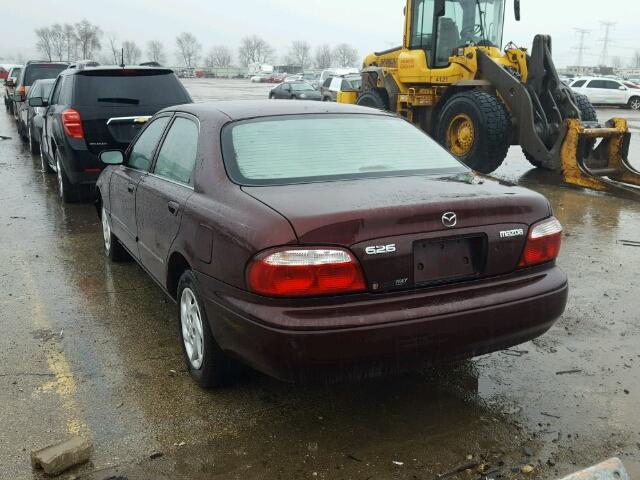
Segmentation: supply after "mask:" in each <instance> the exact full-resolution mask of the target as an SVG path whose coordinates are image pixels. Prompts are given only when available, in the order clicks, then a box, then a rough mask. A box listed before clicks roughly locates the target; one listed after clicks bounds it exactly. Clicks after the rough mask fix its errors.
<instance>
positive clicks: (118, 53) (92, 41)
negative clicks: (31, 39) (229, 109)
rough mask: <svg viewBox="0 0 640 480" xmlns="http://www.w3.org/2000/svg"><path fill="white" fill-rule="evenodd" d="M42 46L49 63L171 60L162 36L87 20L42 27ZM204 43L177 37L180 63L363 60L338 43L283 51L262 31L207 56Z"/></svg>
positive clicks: (337, 63)
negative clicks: (125, 32) (144, 36)
mask: <svg viewBox="0 0 640 480" xmlns="http://www.w3.org/2000/svg"><path fill="white" fill-rule="evenodd" d="M35 34H36V49H37V50H38V52H39V53H40V54H42V55H43V56H44V58H45V59H46V60H49V61H54V60H57V61H67V62H73V61H76V60H97V61H99V62H100V63H104V64H114V65H119V64H120V63H123V62H124V63H125V64H127V65H135V64H138V63H140V62H141V61H147V62H157V63H160V64H165V63H166V62H167V61H168V59H169V56H168V53H167V50H166V48H165V45H164V44H163V43H162V42H161V41H160V40H151V41H149V42H147V43H146V45H144V52H143V49H142V47H141V46H140V45H138V44H137V43H136V42H135V41H133V40H127V39H125V40H122V39H120V38H119V37H118V36H117V35H115V34H113V33H105V32H104V31H103V30H102V29H101V28H100V27H99V26H97V25H93V24H92V23H90V22H89V21H87V20H86V19H85V20H82V21H80V22H77V23H74V24H72V23H64V24H60V23H54V24H53V25H50V26H47V27H42V28H37V29H36V30H35ZM202 50H203V47H202V44H201V43H200V42H199V41H198V39H197V38H196V37H195V36H194V35H193V34H191V33H189V32H184V33H181V34H180V35H178V36H177V37H176V39H175V50H174V55H175V58H176V60H177V62H178V63H179V64H180V65H182V66H184V67H186V68H195V67H196V66H205V67H208V68H228V67H231V66H233V65H238V66H241V67H246V66H247V65H249V64H251V63H276V61H277V59H281V61H282V62H283V63H285V64H288V65H298V66H302V67H303V68H311V67H315V68H318V69H327V68H330V67H354V66H357V65H358V64H359V55H358V51H357V50H356V49H355V48H354V47H352V46H351V45H349V44H347V43H341V44H338V45H336V46H331V45H329V44H323V45H319V46H317V47H316V48H315V49H314V48H312V46H311V44H309V42H306V41H304V40H296V41H293V42H292V43H291V45H290V46H289V48H288V49H287V51H286V52H285V53H284V54H283V55H278V53H277V52H276V50H275V49H274V48H273V47H272V46H271V45H270V44H269V43H268V42H267V41H266V40H264V39H263V38H261V37H260V36H258V35H251V36H247V37H244V38H243V39H242V40H241V41H240V45H239V46H238V48H237V50H236V52H235V53H236V55H235V56H234V51H233V49H231V48H230V47H228V46H226V45H216V46H213V47H211V48H210V49H209V50H208V51H207V52H206V53H205V54H204V55H203V52H202Z"/></svg>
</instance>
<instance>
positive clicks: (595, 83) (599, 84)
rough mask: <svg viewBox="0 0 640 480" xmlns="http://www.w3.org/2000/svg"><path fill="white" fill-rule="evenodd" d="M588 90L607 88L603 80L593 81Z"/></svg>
mask: <svg viewBox="0 0 640 480" xmlns="http://www.w3.org/2000/svg"><path fill="white" fill-rule="evenodd" d="M587 88H605V83H604V81H602V80H591V82H589V85H587Z"/></svg>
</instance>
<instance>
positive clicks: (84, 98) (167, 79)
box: [73, 70, 191, 106]
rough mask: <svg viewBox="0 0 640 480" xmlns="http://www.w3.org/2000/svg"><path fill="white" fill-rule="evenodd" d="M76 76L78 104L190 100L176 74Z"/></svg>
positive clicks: (176, 103) (134, 73) (127, 72)
mask: <svg viewBox="0 0 640 480" xmlns="http://www.w3.org/2000/svg"><path fill="white" fill-rule="evenodd" d="M76 77H77V78H76V85H75V97H74V102H73V103H74V104H76V105H92V106H95V105H105V106H113V105H178V104H181V103H189V102H190V101H191V99H190V98H189V97H188V95H187V94H186V92H185V90H184V88H183V87H182V85H181V84H180V81H179V80H178V79H177V78H176V76H175V75H174V74H173V73H165V72H160V74H158V73H156V72H154V71H132V70H118V71H112V70H107V71H99V70H98V71H96V72H90V73H86V74H80V75H77V76H76Z"/></svg>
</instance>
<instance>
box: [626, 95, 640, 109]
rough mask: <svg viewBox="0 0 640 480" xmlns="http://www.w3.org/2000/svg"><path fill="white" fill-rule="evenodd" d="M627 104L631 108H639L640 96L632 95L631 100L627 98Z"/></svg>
mask: <svg viewBox="0 0 640 480" xmlns="http://www.w3.org/2000/svg"><path fill="white" fill-rule="evenodd" d="M628 106H629V108H630V109H631V110H635V111H638V110H640V97H633V98H632V99H631V100H629V104H628Z"/></svg>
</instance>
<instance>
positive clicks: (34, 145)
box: [29, 125, 40, 155]
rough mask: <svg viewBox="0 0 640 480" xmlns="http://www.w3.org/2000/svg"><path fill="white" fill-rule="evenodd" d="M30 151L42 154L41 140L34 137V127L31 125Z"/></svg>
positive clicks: (33, 153)
mask: <svg viewBox="0 0 640 480" xmlns="http://www.w3.org/2000/svg"><path fill="white" fill-rule="evenodd" d="M29 151H30V152H31V155H40V142H38V141H37V140H35V139H34V138H33V129H32V128H31V125H29Z"/></svg>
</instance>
